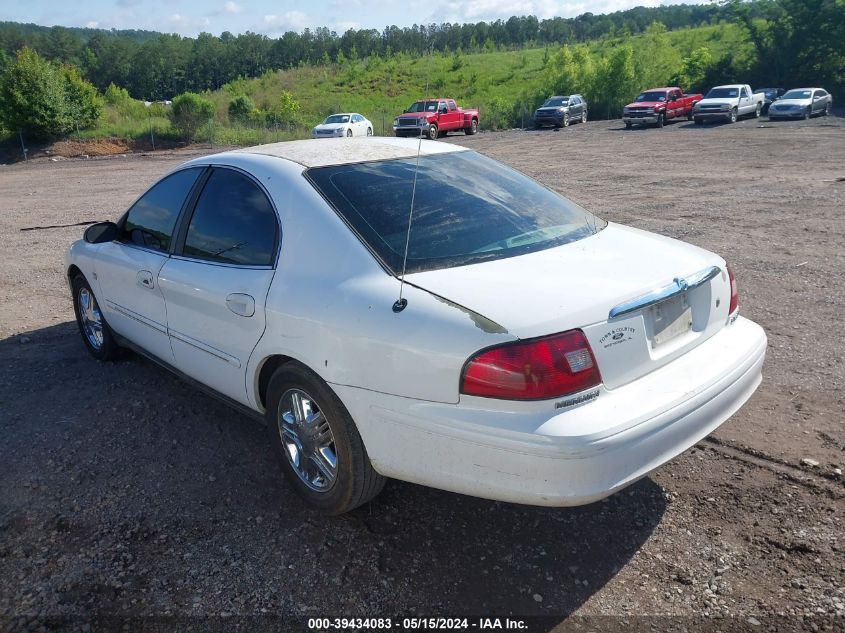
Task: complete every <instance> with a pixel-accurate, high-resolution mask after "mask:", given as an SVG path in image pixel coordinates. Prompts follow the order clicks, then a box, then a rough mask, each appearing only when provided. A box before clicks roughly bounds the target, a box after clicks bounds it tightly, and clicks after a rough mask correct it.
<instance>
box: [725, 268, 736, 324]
mask: <svg viewBox="0 0 845 633" xmlns="http://www.w3.org/2000/svg"><path fill="white" fill-rule="evenodd" d="M727 269H728V281H730V283H731V306H730V308H728V314H733V313H734V312H736V311H737V309H738V308H739V288H738V287H737V285H736V277H734V271H732V270H731V267H730V264H727Z"/></svg>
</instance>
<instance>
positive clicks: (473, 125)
mask: <svg viewBox="0 0 845 633" xmlns="http://www.w3.org/2000/svg"><path fill="white" fill-rule="evenodd" d="M464 133H465V134H466V135H468V136H472V135H474V134H478V119H473V120H472V121H470V124H469V128H468V129H466V130H464Z"/></svg>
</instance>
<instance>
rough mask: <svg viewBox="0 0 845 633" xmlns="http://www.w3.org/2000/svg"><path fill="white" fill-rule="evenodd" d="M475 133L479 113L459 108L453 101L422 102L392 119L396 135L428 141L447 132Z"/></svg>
mask: <svg viewBox="0 0 845 633" xmlns="http://www.w3.org/2000/svg"><path fill="white" fill-rule="evenodd" d="M456 130H463V131H464V133H465V134H475V133H476V132H478V110H475V109H466V110H465V109H463V108H459V107H458V105H457V104H456V103H455V100H454V99H422V100H420V101H415V102H414V103H413V104H411V107H410V108H408V109H407V110H405V111H404V112H403V113H402V114H400V115H399V116H398V117H396V118H395V119H393V132H394V133H395V134H396V136H420V135H423V136H426V137H427V138H430V139H431V140H434V139H436V138H437V137H438V136H440V135H445V134H446V133H447V132H452V131H456Z"/></svg>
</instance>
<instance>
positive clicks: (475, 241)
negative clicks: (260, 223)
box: [306, 151, 606, 274]
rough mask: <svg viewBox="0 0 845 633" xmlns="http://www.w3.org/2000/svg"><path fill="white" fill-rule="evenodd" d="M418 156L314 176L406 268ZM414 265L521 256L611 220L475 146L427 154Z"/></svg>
mask: <svg viewBox="0 0 845 633" xmlns="http://www.w3.org/2000/svg"><path fill="white" fill-rule="evenodd" d="M415 163H416V158H403V159H395V160H384V161H373V162H369V163H354V164H347V165H334V166H331V167H315V168H311V169H309V170H308V171H307V172H306V175H307V177H308V179H309V180H310V181H311V183H312V184H313V185H314V186H315V187H316V188H317V190H318V191H320V192H321V193H322V194H323V196H324V197H325V198H326V199H327V200H328V201H329V203H331V204H332V206H333V207H334V208H335V209H336V210H337V212H338V213H339V214H340V215H341V216H342V217H343V218H344V220H346V222H347V223H348V224H349V225H350V226H351V227H352V228H353V229H354V231H355V232H356V233H357V234H358V236H359V237H360V238H361V240H362V241H363V242H364V243H365V244H366V245H367V246H369V248H370V249H371V250H372V251H373V252H374V253H375V254H376V255H377V256H378V257H379V258H380V259H381V261H383V262H384V263H385V264H386V265H387V267H388V268H390V269H391V270H392V271H393V272H394V273H396V274H398V273H400V272H401V271H402V262H403V257H404V252H405V240H406V238H407V236H408V218H409V215H410V213H409V212H410V208H411V192H412V189H413V185H414V173H415ZM416 179H417V185H416V194H415V196H414V214H413V222H412V223H411V231H410V239H409V245H408V264H407V271H408V272H409V273H411V272H421V271H425V270H437V269H440V268H450V267H453V266H462V265H465V264H473V263H476V262H483V261H489V260H493V259H502V258H505V257H514V256H516V255H522V254H524V253H530V252H533V251H539V250H544V249H547V248H552V247H554V246H559V245H561V244H566V243H568V242H574V241H576V240H579V239H582V238H584V237H587V236H590V235H593V234H594V233H596V232H598V231H599V230H601V229H602V228H604V227H605V226H606V223H605V222H604V221H603V220H600V219H598V218H597V217H595V216H594V215H592V214H591V213H589V212H587V211H585V210H584V209H582V208H581V207H579V206H578V205H576V204H575V203H573V202H571V201H569V200H567V199H566V198H563V197H561V196H559V195H558V194H556V193H554V192H553V191H550V190H549V189H546V188H545V187H543V186H542V185H540V184H539V183H537V182H536V181H534V180H532V179H530V178H528V177H527V176H525V175H523V174H521V173H519V172H517V171H515V170H513V169H510V168H509V167H506V166H505V165H502V164H501V163H498V162H496V161H494V160H492V159H490V158H487V157H486V156H483V155H481V154H478V153H476V152H468V151H461V152H450V153H447V154H439V155H434V156H422V157H420V159H419V170H418V171H417V174H416Z"/></svg>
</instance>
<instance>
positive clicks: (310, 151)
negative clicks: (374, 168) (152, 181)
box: [206, 136, 469, 167]
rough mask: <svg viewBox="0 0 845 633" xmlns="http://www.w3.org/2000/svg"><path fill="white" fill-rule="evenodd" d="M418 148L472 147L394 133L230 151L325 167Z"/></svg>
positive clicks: (408, 154)
mask: <svg viewBox="0 0 845 633" xmlns="http://www.w3.org/2000/svg"><path fill="white" fill-rule="evenodd" d="M417 148H419V153H420V156H430V155H432V154H448V153H451V152H466V151H469V150H467V148H465V147H461V146H460V145H452V144H450V143H442V142H438V141H425V140H424V141H419V140H418V139H410V138H395V137H392V136H368V137H359V138H328V139H309V140H305V141H285V142H282V143H269V144H267V145H256V146H254V147H245V148H243V149H239V150H234V151H233V152H227V153H229V154H263V155H265V156H276V157H278V158H284V159H285V160H289V161H292V162H294V163H299V164H300V165H302V166H303V167H325V166H327V165H345V164H349V163H363V162H368V161H373V160H388V159H396V158H412V157H414V156H416V155H417ZM207 158H208V157H206V159H207Z"/></svg>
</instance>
